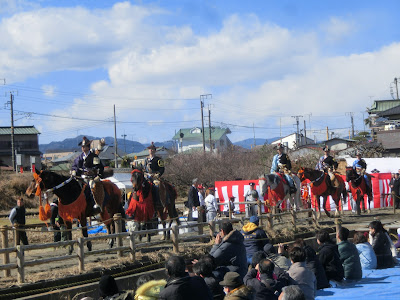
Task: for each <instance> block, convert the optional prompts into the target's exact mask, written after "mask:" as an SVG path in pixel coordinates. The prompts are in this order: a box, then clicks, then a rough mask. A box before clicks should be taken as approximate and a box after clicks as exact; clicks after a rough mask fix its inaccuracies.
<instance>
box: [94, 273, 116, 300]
mask: <svg viewBox="0 0 400 300" xmlns="http://www.w3.org/2000/svg"><path fill="white" fill-rule="evenodd" d="M118 292H119V291H118V286H117V283H116V282H115V280H114V278H113V277H112V276H110V275H103V276H102V277H101V279H100V282H99V294H100V296H101V297H103V298H105V297H107V296H112V295H115V294H117V293H118Z"/></svg>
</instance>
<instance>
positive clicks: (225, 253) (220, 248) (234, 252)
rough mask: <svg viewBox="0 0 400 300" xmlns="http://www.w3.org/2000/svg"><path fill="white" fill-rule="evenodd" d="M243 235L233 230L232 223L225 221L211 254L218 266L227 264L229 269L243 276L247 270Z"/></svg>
mask: <svg viewBox="0 0 400 300" xmlns="http://www.w3.org/2000/svg"><path fill="white" fill-rule="evenodd" d="M243 240H244V238H243V236H242V235H241V233H240V232H239V231H237V230H233V227H232V223H229V222H227V223H223V224H222V226H221V230H220V232H219V233H218V234H217V236H216V238H215V245H214V246H213V247H212V248H211V251H210V254H211V255H212V256H213V257H214V258H215V263H216V265H217V266H226V267H227V268H228V269H229V271H232V272H238V273H239V274H240V276H241V277H242V278H243V277H244V275H246V271H247V258H246V248H245V246H244V244H243Z"/></svg>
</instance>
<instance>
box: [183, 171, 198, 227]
mask: <svg viewBox="0 0 400 300" xmlns="http://www.w3.org/2000/svg"><path fill="white" fill-rule="evenodd" d="M197 182H198V179H197V178H195V179H193V180H192V186H191V187H190V190H189V193H188V201H187V202H186V207H187V208H189V215H188V221H193V211H195V210H196V209H197V207H198V206H200V201H199V192H198V190H197Z"/></svg>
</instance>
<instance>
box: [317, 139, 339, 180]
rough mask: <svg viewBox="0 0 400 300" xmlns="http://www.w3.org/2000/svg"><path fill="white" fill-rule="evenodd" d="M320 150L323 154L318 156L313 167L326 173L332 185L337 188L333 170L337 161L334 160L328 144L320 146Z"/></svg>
mask: <svg viewBox="0 0 400 300" xmlns="http://www.w3.org/2000/svg"><path fill="white" fill-rule="evenodd" d="M322 151H324V155H323V156H321V157H320V159H319V161H318V163H317V165H316V166H315V169H316V170H320V171H323V172H325V173H328V175H329V178H330V180H331V184H332V186H333V187H335V188H337V187H339V182H338V180H337V179H336V176H335V174H334V172H335V171H336V168H337V166H338V163H337V162H336V161H335V159H334V158H333V156H331V154H330V153H331V150H330V149H329V146H328V145H325V147H324V148H322Z"/></svg>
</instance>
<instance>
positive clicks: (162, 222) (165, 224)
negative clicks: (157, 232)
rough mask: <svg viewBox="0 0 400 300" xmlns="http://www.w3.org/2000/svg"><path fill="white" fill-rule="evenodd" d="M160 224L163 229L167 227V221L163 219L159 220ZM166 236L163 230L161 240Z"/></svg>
mask: <svg viewBox="0 0 400 300" xmlns="http://www.w3.org/2000/svg"><path fill="white" fill-rule="evenodd" d="M161 224H162V227H163V229H165V228H166V227H167V222H166V221H165V220H161ZM166 238H167V232H166V231H163V237H162V238H161V240H163V241H164V240H165V239H166Z"/></svg>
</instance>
